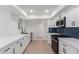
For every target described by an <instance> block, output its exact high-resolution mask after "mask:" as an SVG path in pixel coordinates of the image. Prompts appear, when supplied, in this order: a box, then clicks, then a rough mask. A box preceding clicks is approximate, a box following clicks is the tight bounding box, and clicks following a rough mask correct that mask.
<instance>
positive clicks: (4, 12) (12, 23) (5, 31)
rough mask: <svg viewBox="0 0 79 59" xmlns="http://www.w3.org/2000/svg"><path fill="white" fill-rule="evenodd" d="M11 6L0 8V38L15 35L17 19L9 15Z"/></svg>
mask: <svg viewBox="0 0 79 59" xmlns="http://www.w3.org/2000/svg"><path fill="white" fill-rule="evenodd" d="M11 12H12V11H11V6H5V5H4V6H0V36H8V35H16V34H17V33H19V31H18V21H17V19H18V18H17V17H16V16H14V15H12V14H11Z"/></svg>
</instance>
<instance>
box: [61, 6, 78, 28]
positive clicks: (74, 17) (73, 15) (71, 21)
mask: <svg viewBox="0 0 79 59" xmlns="http://www.w3.org/2000/svg"><path fill="white" fill-rule="evenodd" d="M62 16H66V27H79V7H77V8H74V9H72V10H70V11H69V12H67V13H65V14H63V15H62Z"/></svg>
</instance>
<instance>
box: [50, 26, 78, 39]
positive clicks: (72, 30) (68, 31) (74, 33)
mask: <svg viewBox="0 0 79 59" xmlns="http://www.w3.org/2000/svg"><path fill="white" fill-rule="evenodd" d="M53 30H54V31H53ZM49 33H62V34H63V35H67V36H70V37H74V38H78V39H79V27H67V28H49Z"/></svg>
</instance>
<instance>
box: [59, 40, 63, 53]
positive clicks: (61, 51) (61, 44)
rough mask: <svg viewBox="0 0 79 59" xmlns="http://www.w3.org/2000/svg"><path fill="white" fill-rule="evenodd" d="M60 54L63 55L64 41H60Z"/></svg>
mask: <svg viewBox="0 0 79 59" xmlns="http://www.w3.org/2000/svg"><path fill="white" fill-rule="evenodd" d="M59 54H63V41H62V40H60V39H59Z"/></svg>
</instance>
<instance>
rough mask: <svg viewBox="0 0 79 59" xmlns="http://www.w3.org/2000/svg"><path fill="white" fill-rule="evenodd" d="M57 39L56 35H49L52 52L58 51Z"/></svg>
mask: <svg viewBox="0 0 79 59" xmlns="http://www.w3.org/2000/svg"><path fill="white" fill-rule="evenodd" d="M58 44H59V40H58V36H56V35H51V48H52V50H53V51H54V53H56V54H58V53H59V45H58Z"/></svg>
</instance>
